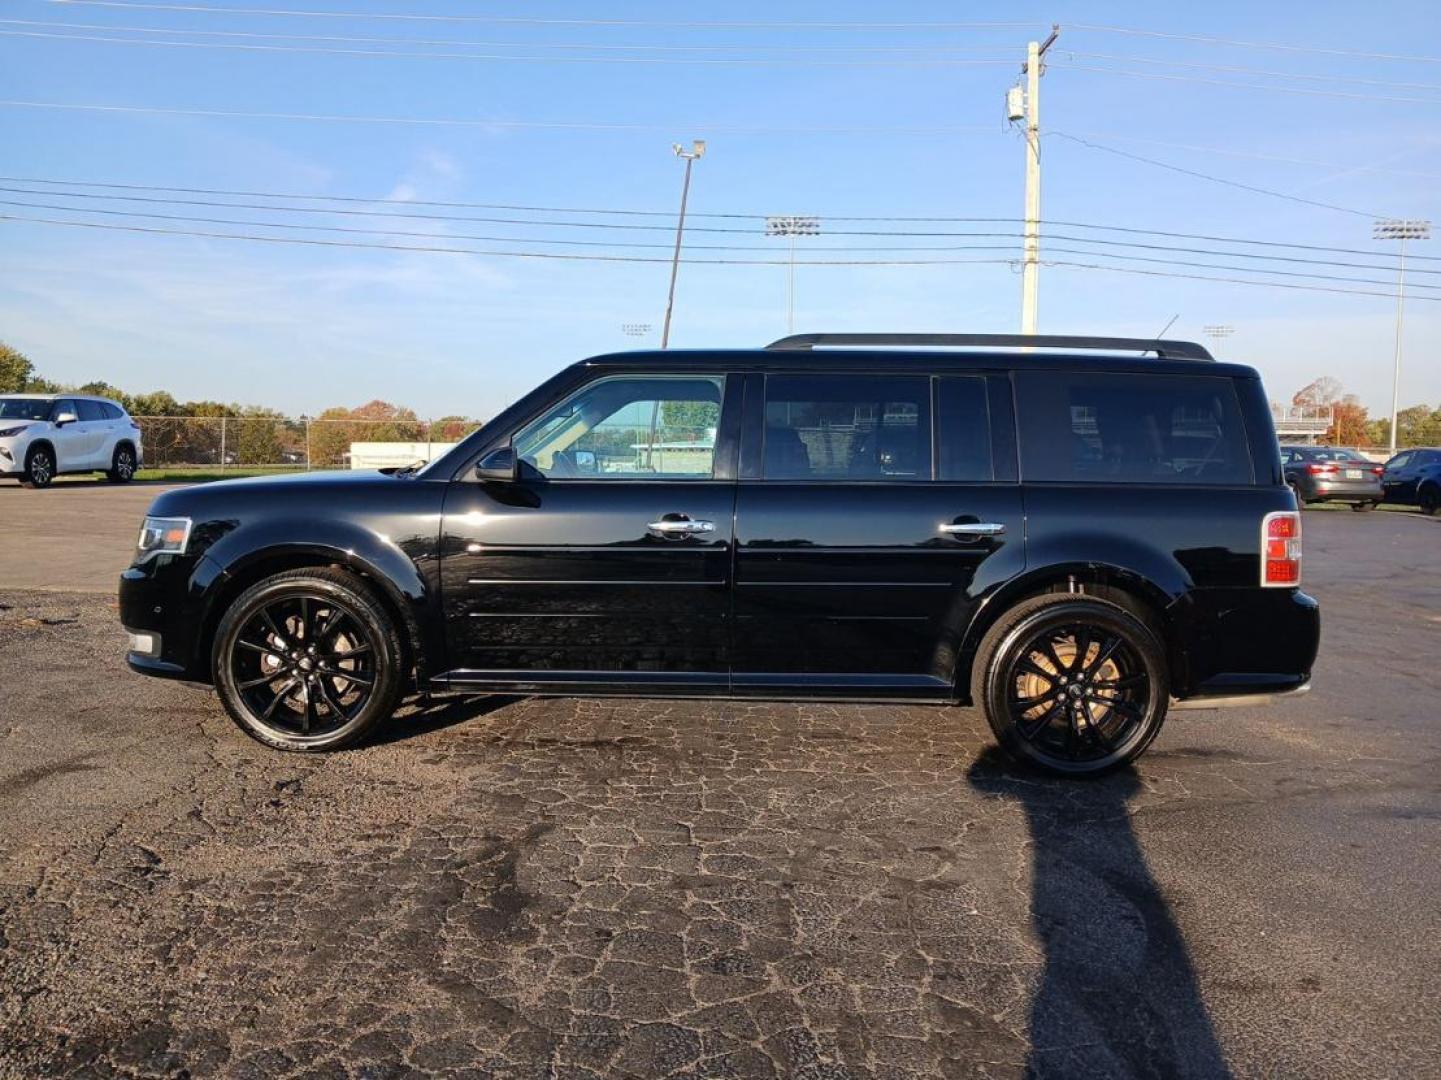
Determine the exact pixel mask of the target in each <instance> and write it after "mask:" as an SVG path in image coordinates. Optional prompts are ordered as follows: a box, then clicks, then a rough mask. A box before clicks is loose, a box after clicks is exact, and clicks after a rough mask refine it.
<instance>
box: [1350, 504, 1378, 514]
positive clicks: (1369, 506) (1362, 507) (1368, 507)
mask: <svg viewBox="0 0 1441 1080" xmlns="http://www.w3.org/2000/svg"><path fill="white" fill-rule="evenodd" d="M1351 509H1352V510H1355V511H1357V512H1359V513H1363V514H1364V513H1365V512H1366V511H1367V510H1375V509H1376V504H1375V503H1374V502H1358V503H1352V504H1351Z"/></svg>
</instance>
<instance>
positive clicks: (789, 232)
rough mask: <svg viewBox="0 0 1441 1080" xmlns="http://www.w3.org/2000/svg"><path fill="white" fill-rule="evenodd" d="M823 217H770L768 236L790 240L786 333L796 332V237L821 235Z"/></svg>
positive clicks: (768, 220)
mask: <svg viewBox="0 0 1441 1080" xmlns="http://www.w3.org/2000/svg"><path fill="white" fill-rule="evenodd" d="M820 233H821V219H820V218H818V217H793V216H781V217H768V218H766V235H767V236H784V237H787V238H789V240H790V248H791V257H790V271H789V277H788V279H787V282H788V283H787V285H786V333H788V334H794V333H795V332H796V237H797V236H819V235H820Z"/></svg>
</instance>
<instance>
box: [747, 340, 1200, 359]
mask: <svg viewBox="0 0 1441 1080" xmlns="http://www.w3.org/2000/svg"><path fill="white" fill-rule="evenodd" d="M827 345H868V346H887V345H889V346H896V345H899V346H905V347H909V348H916V347H926V346H938V345H944V346H950V347H953V348H955V347H962V346H965V347H970V348H990V349H1001V348H1004V349H1023V348H1032V349H1062V350H1065V349H1074V350H1083V351H1089V350H1092V349H1094V350H1098V351H1104V352H1152V353H1155V354H1156V356H1157V358H1158V359H1161V360H1214V359H1215V357H1214V356H1212V355H1211V354H1210V352H1209V351H1208V350H1207V349H1206V347H1205V346H1204V345H1199V344H1197V343H1196V342H1194V341H1170V340H1165V339H1162V338H1123V337H1073V336H1070V335H1066V334H792V335H791V336H790V337H783V338H781V339H780V340H779V341H772V342H771V343H770V344H769V345H767V346H766V348H767V349H768V350H774V351H777V352H791V351H803V350H807V349H814V348H818V347H822V346H827Z"/></svg>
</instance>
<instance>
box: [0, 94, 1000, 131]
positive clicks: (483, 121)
mask: <svg viewBox="0 0 1441 1080" xmlns="http://www.w3.org/2000/svg"><path fill="white" fill-rule="evenodd" d="M0 108H15V109H57V110H61V111H76V112H102V113H135V114H141V115H157V116H204V117H211V118H220V119H236V120H304V121H313V122H324V123H343V124H400V125H409V124H414V125H420V126H431V127H477V128H490V129H492V130H497V131H501V130H505V131H508V130H526V129H534V130H540V131H626V132H657V131H659V132H671V133H674V132H675V131H677V130H679V129H686V130H692V131H699V130H704V131H707V132H711V133H715V134H726V135H866V136H875V135H907V136H909V135H919V136H926V137H930V136H935V135H960V134H968V133H972V132H981V131H984V132H987V133H990V134H994V133H995V131H996V127H995V126H994V125H982V124H963V125H951V126H937V127H864V126H861V127H847V126H835V127H803V126H789V127H768V126H764V125H749V124H711V123H696V122H694V121H686V122H684V123H664V124H613V123H594V122H590V121H568V120H556V121H552V120H501V119H490V118H468V117H421V116H346V115H341V114H328V113H284V112H250V111H242V110H234V109H187V108H173V107H170V106H152V105H104V104H91V103H83V104H74V103H70V102H59V101H18V100H0Z"/></svg>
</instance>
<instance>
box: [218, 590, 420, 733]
mask: <svg viewBox="0 0 1441 1080" xmlns="http://www.w3.org/2000/svg"><path fill="white" fill-rule="evenodd" d="M307 642H308V644H307ZM404 658H405V650H404V648H403V647H402V645H401V640H400V635H399V633H398V631H397V629H396V625H395V620H394V619H392V618H391V616H390V613H389V612H388V611H387V610H386V609H385V606H384V604H383V603H382V602H381V600H380V598H379V596H378V595H377V594H376V592H375V590H374V589H372V588H371V587H370V586H369V585H367V584H366V583H365V582H364V581H362V580H361V579H360V578H358V577H356V576H355V575H353V574H350V573H348V572H346V571H344V570H338V569H333V568H329V567H326V568H307V569H301V570H288V571H285V572H284V573H280V574H276V575H275V576H273V577H268V578H265V579H264V580H263V581H260V582H257V583H256V584H254V585H252V586H251V587H250V588H248V589H246V590H245V591H244V592H243V593H241V594H240V596H238V597H237V598H236V599H235V601H234V603H232V604H231V605H230V608H229V610H227V611H226V612H225V615H224V616H223V617H222V618H221V620H220V625H219V626H218V627H217V628H216V631H215V646H214V649H213V651H212V655H211V665H212V672H213V674H214V678H215V688H216V690H217V691H218V692H219V694H220V700H221V702H222V703H223V704H224V706H225V711H226V712H228V713H229V714H230V718H231V719H232V720H234V721H235V722H236V723H237V724H238V725H239V726H240V728H241V730H243V731H244V732H245V733H246V734H247V735H249V736H251V737H252V738H254V739H256V740H258V741H260V742H262V743H264V744H265V745H266V746H270V747H273V748H275V749H277V750H292V751H299V752H302V753H318V752H320V751H324V750H339V749H341V748H342V747H346V746H353V745H355V744H356V743H358V742H360V741H361V740H362V739H364V738H365V737H366V736H367V735H369V734H370V733H371V732H372V731H374V730H375V728H376V727H377V726H379V725H380V724H381V723H383V722H384V721H385V720H387V719H388V718H389V717H390V715H391V714H392V713H393V712H394V711H395V707H396V705H397V704H398V703H399V701H400V697H401V693H402V691H403V689H404V685H405V670H404V664H405V659H404Z"/></svg>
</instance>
